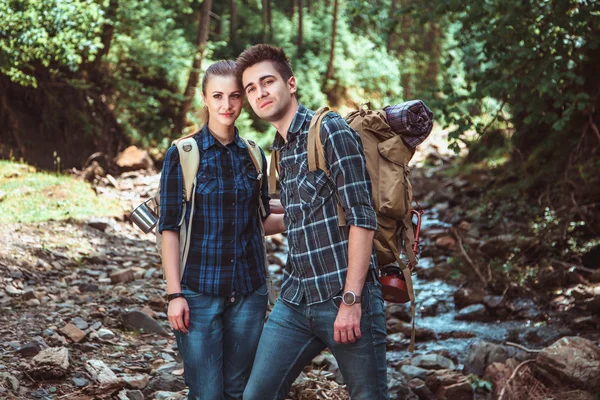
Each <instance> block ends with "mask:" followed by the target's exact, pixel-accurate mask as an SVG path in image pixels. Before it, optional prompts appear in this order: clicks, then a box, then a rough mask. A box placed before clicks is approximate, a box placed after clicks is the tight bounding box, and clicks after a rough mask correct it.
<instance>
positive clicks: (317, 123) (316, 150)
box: [307, 107, 330, 177]
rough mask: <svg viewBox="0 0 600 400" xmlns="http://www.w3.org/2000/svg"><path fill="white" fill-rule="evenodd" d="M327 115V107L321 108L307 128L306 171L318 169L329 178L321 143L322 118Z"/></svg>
mask: <svg viewBox="0 0 600 400" xmlns="http://www.w3.org/2000/svg"><path fill="white" fill-rule="evenodd" d="M327 114H329V107H321V108H319V109H318V110H317V112H315V115H314V116H313V118H312V120H311V121H310V127H309V128H308V150H307V156H308V170H309V171H310V172H312V171H316V170H318V169H320V170H323V171H324V172H325V173H326V174H327V176H328V177H329V175H330V173H329V170H328V169H327V163H326V162H325V150H324V149H323V142H321V125H322V124H323V118H325V116H326V115H327Z"/></svg>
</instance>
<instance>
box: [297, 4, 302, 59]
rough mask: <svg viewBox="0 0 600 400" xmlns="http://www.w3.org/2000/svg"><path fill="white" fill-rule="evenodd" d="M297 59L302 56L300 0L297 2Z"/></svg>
mask: <svg viewBox="0 0 600 400" xmlns="http://www.w3.org/2000/svg"><path fill="white" fill-rule="evenodd" d="M297 43H298V44H297V51H298V57H301V56H302V53H303V49H302V0H298V37H297Z"/></svg>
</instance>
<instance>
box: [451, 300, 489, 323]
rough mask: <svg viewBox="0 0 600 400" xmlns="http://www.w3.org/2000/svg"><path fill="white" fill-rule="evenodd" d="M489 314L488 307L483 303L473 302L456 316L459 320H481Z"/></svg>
mask: <svg viewBox="0 0 600 400" xmlns="http://www.w3.org/2000/svg"><path fill="white" fill-rule="evenodd" d="M487 316H488V312H487V308H486V307H485V306H484V305H483V304H473V305H472V306H469V307H466V308H463V309H462V310H460V311H459V312H458V314H456V317H454V318H455V319H457V320H459V321H481V320H484V319H486V317H487Z"/></svg>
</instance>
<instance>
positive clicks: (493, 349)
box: [464, 340, 527, 376]
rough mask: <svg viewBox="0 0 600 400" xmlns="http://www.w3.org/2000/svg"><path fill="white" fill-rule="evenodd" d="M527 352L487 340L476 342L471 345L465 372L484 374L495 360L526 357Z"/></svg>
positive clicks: (502, 360)
mask: <svg viewBox="0 0 600 400" xmlns="http://www.w3.org/2000/svg"><path fill="white" fill-rule="evenodd" d="M526 357H527V354H526V353H525V352H523V351H521V350H518V349H516V348H515V347H505V346H502V345H499V344H494V343H489V342H486V341H485V340H480V341H477V342H474V343H472V344H471V346H470V347H469V353H468V355H467V359H466V361H465V369H464V372H465V373H467V374H475V375H478V376H483V375H484V373H485V370H486V368H487V367H488V366H489V365H491V364H492V363H494V362H499V363H503V362H505V361H506V360H508V359H509V358H517V359H520V360H522V359H525V358H526Z"/></svg>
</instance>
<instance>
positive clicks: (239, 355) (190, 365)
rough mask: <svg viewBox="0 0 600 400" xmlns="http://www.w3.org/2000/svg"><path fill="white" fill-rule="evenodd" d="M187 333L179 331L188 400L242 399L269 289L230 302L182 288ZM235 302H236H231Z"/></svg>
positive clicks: (178, 344) (234, 298)
mask: <svg viewBox="0 0 600 400" xmlns="http://www.w3.org/2000/svg"><path fill="white" fill-rule="evenodd" d="M182 293H183V294H184V295H185V298H186V300H187V303H188V306H189V308H190V326H189V327H188V333H187V334H185V333H183V332H179V331H175V337H176V338H177V346H178V348H179V352H180V353H181V357H182V358H183V365H184V370H185V383H186V385H188V387H189V389H190V392H189V395H188V399H190V400H192V399H193V400H222V399H227V400H229V399H241V398H242V393H243V392H244V387H245V386H246V382H247V381H248V377H249V376H250V370H251V368H252V363H253V361H254V355H255V354H256V347H257V346H258V341H259V339H260V334H261V332H262V328H263V325H264V320H265V313H266V310H267V286H266V284H264V285H262V286H261V287H260V288H258V289H257V290H255V291H254V292H252V293H250V294H248V295H245V296H238V295H234V296H231V297H222V296H209V295H202V294H198V293H196V292H193V291H191V290H189V289H187V288H182ZM232 299H233V301H232Z"/></svg>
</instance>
